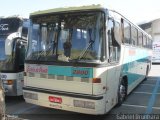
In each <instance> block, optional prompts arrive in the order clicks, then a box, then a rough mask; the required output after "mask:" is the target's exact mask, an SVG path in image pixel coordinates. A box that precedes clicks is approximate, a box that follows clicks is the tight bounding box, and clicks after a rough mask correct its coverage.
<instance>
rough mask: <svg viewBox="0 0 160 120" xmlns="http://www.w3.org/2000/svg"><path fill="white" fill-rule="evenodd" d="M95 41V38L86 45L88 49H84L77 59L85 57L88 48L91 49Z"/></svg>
mask: <svg viewBox="0 0 160 120" xmlns="http://www.w3.org/2000/svg"><path fill="white" fill-rule="evenodd" d="M93 43H94V41H93V40H90V41H89V44H88V46H87V47H86V49H84V50H83V51H82V52H81V54H80V55H79V56H78V58H77V60H81V59H82V58H85V56H86V55H87V52H88V49H90V48H91V47H92V44H93Z"/></svg>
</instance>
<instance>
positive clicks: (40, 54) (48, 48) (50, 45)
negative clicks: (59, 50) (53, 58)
mask: <svg viewBox="0 0 160 120" xmlns="http://www.w3.org/2000/svg"><path fill="white" fill-rule="evenodd" d="M54 44H55V42H54V41H53V42H52V43H51V44H49V45H48V46H47V47H46V49H44V50H42V51H41V52H40V53H39V57H38V60H39V59H40V58H42V57H46V56H48V54H49V53H48V54H47V53H46V54H45V56H42V55H43V54H44V53H45V52H47V51H48V50H51V48H52V46H53V45H54ZM54 49H55V46H53V51H54ZM53 53H54V52H53Z"/></svg>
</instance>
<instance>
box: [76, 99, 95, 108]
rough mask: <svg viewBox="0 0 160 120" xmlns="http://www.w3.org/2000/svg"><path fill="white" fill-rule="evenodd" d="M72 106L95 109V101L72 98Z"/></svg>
mask: <svg viewBox="0 0 160 120" xmlns="http://www.w3.org/2000/svg"><path fill="white" fill-rule="evenodd" d="M73 103H74V107H81V108H89V109H95V103H94V102H90V101H82V100H74V101H73Z"/></svg>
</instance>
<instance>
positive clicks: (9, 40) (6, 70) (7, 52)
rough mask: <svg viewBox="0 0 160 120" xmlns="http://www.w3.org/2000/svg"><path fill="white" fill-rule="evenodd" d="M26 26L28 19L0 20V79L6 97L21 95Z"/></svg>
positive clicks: (11, 18) (15, 17)
mask: <svg viewBox="0 0 160 120" xmlns="http://www.w3.org/2000/svg"><path fill="white" fill-rule="evenodd" d="M28 26H29V20H28V19H22V18H20V17H17V16H13V17H5V18H0V79H1V80H2V82H3V87H4V89H5V95H6V96H20V95H23V92H22V87H23V83H24V77H23V74H24V58H25V51H26V47H27V34H28Z"/></svg>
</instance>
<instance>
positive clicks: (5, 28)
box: [0, 24, 9, 31]
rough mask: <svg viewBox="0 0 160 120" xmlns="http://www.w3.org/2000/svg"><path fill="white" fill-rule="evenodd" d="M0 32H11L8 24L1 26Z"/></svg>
mask: <svg viewBox="0 0 160 120" xmlns="http://www.w3.org/2000/svg"><path fill="white" fill-rule="evenodd" d="M0 30H2V31H6V30H9V28H8V24H0Z"/></svg>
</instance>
